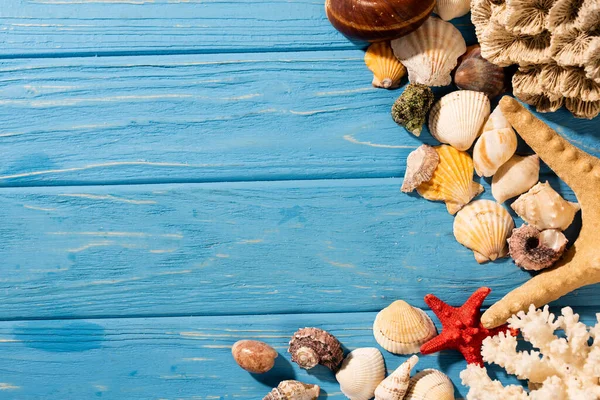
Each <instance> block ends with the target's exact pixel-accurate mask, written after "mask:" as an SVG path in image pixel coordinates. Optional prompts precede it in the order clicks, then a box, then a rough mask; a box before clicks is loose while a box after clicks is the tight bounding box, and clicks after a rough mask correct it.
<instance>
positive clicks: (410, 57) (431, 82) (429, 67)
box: [392, 17, 467, 86]
mask: <svg viewBox="0 0 600 400" xmlns="http://www.w3.org/2000/svg"><path fill="white" fill-rule="evenodd" d="M392 49H393V50H394V54H395V55H396V57H398V59H399V60H400V62H402V64H404V66H405V67H406V69H407V70H408V79H409V81H410V82H411V83H422V84H424V85H427V86H446V85H449V84H450V83H451V81H452V79H451V77H450V73H451V72H452V70H453V69H454V67H456V64H457V60H458V57H460V56H461V55H462V54H463V53H464V52H465V51H466V50H467V46H466V44H465V40H464V39H463V37H462V35H461V34H460V32H459V30H458V29H456V28H455V27H454V26H453V25H452V24H451V23H448V22H444V21H442V20H441V19H439V18H435V17H429V19H428V20H427V21H425V23H424V24H423V25H421V27H419V29H417V30H416V31H414V32H412V33H410V34H408V35H406V36H403V37H400V38H398V39H394V40H392Z"/></svg>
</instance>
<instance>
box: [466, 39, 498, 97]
mask: <svg viewBox="0 0 600 400" xmlns="http://www.w3.org/2000/svg"><path fill="white" fill-rule="evenodd" d="M454 83H455V84H456V86H458V88H459V89H463V90H474V91H476V92H483V93H485V94H486V95H487V96H488V97H489V98H490V99H492V98H494V97H496V96H498V95H499V94H501V93H502V92H504V90H505V76H504V68H502V67H499V66H497V65H494V64H492V63H491V62H489V61H487V60H486V59H484V58H483V57H481V48H480V47H479V45H474V46H469V47H468V48H467V52H466V53H465V55H464V56H462V58H461V60H460V61H459V65H458V68H457V69H456V73H455V74H454Z"/></svg>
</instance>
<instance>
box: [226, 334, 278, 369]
mask: <svg viewBox="0 0 600 400" xmlns="http://www.w3.org/2000/svg"><path fill="white" fill-rule="evenodd" d="M231 354H232V355H233V358H234V360H235V362H236V363H237V364H238V365H239V366H240V367H242V368H243V369H245V370H246V371H248V372H252V373H255V374H262V373H265V372H267V371H269V370H270V369H271V368H273V366H274V365H275V358H277V351H275V349H274V348H272V347H271V346H269V345H268V344H266V343H264V342H260V341H258V340H240V341H237V342H235V343H234V345H233V347H232V348H231Z"/></svg>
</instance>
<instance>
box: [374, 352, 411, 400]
mask: <svg viewBox="0 0 600 400" xmlns="http://www.w3.org/2000/svg"><path fill="white" fill-rule="evenodd" d="M418 361H419V357H417V356H412V357H410V358H409V359H408V360H406V361H405V362H404V363H403V364H402V365H400V366H399V367H398V368H397V369H396V370H395V371H394V372H392V373H391V374H390V375H389V376H388V377H387V378H385V379H384V380H383V381H382V382H381V383H380V384H379V386H377V389H375V400H402V399H403V398H404V396H405V395H406V392H408V385H409V384H410V371H411V370H412V369H413V368H414V366H415V365H416V364H417V362H418Z"/></svg>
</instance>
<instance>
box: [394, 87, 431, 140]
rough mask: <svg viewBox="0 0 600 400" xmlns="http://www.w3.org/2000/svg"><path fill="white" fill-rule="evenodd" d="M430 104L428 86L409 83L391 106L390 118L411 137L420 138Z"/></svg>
mask: <svg viewBox="0 0 600 400" xmlns="http://www.w3.org/2000/svg"><path fill="white" fill-rule="evenodd" d="M432 104H433V92H432V91H431V89H430V88H429V86H426V85H421V84H420V83H409V84H408V86H406V89H404V91H403V92H402V94H401V95H400V97H398V98H397V99H396V101H395V102H394V105H393V106H392V118H393V119H394V121H395V122H396V123H397V124H398V125H401V126H403V127H404V128H406V130H408V131H409V132H410V133H412V134H413V135H415V136H420V135H421V129H422V128H423V124H424V123H425V116H426V115H427V113H428V112H429V109H430V108H431V105H432Z"/></svg>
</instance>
